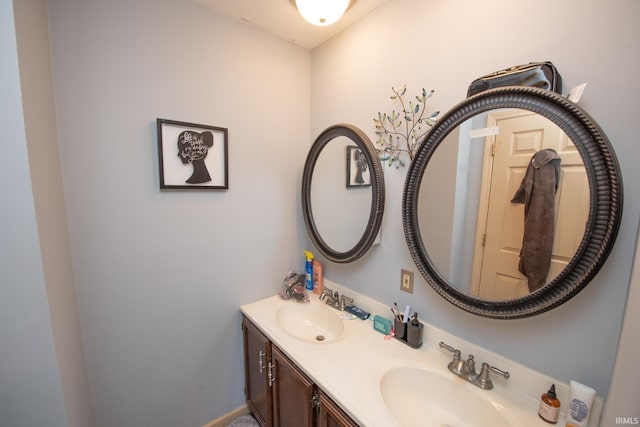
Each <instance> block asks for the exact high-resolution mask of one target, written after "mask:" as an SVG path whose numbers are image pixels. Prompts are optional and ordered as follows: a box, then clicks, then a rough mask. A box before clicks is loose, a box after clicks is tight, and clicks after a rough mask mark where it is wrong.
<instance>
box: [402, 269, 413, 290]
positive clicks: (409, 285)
mask: <svg viewBox="0 0 640 427" xmlns="http://www.w3.org/2000/svg"><path fill="white" fill-rule="evenodd" d="M400 290H401V291H405V292H407V293H410V294H412V293H413V271H409V270H405V269H404V268H403V269H401V270H400Z"/></svg>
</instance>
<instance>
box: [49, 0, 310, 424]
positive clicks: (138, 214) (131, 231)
mask: <svg viewBox="0 0 640 427" xmlns="http://www.w3.org/2000/svg"><path fill="white" fill-rule="evenodd" d="M49 13H50V31H51V42H52V58H53V75H54V81H55V89H56V109H57V118H58V121H57V124H58V132H59V140H60V153H61V159H62V171H63V178H64V189H65V198H66V208H67V218H68V224H69V234H70V240H71V248H72V257H73V266H74V274H75V281H76V289H77V297H78V307H79V313H80V322H81V326H82V336H83V341H84V349H85V356H86V361H87V370H88V374H89V381H90V384H91V391H92V395H93V401H94V406H95V413H96V419H97V424H98V425H99V426H103V427H111V426H119V427H126V426H150V425H154V426H167V427H169V426H196V425H202V424H204V423H205V422H208V421H210V420H212V419H214V418H216V417H219V416H221V415H222V414H224V413H226V412H227V411H230V410H231V409H234V408H236V407H238V406H239V405H241V404H242V403H243V402H244V395H243V377H244V375H243V365H242V356H241V355H242V341H241V333H240V323H239V319H240V317H239V310H238V308H239V306H240V305H241V304H243V303H246V302H250V301H253V300H257V299H259V298H262V297H265V296H267V295H273V294H274V293H276V292H277V290H278V285H279V284H280V283H281V281H282V278H283V277H284V275H285V273H286V272H287V271H288V270H289V269H291V268H294V267H298V266H299V265H301V263H302V262H303V254H302V251H303V242H304V238H305V232H304V224H303V223H302V220H301V207H300V197H299V192H300V190H299V189H300V183H301V177H302V167H303V164H304V158H305V155H306V152H307V150H308V148H309V144H310V136H309V127H310V125H309V117H310V112H309V106H310V84H309V78H310V77H309V76H310V53H309V52H308V51H306V50H304V49H301V48H299V47H296V46H294V45H292V44H290V43H287V42H285V41H283V40H280V39H277V38H274V37H270V36H265V34H264V33H262V32H261V31H258V30H256V29H253V28H251V27H249V26H247V25H244V24H242V23H240V22H233V21H230V20H228V19H223V18H220V17H217V16H216V15H214V14H213V13H211V12H210V11H208V10H207V9H205V8H202V7H201V6H198V5H195V4H193V3H191V2H189V1H176V0H160V1H158V0H136V1H135V2H131V1H129V0H114V1H102V0H89V1H87V0H56V1H55V2H50V12H49ZM156 118H166V119H173V120H180V121H187V122H193V123H201V124H208V125H214V126H220V127H226V128H228V129H229V190H228V191H217V192H212V191H195V192H194V191H160V190H159V178H158V173H159V172H158V158H157V140H156V129H155V126H156ZM212 172H213V173H216V172H217V171H212Z"/></svg>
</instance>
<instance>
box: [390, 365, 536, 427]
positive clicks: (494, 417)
mask: <svg viewBox="0 0 640 427" xmlns="http://www.w3.org/2000/svg"><path fill="white" fill-rule="evenodd" d="M446 374H448V372H447V373H445V374H441V373H438V372H435V371H430V370H427V369H420V368H415V367H403V368H395V369H392V370H390V371H387V372H386V373H385V374H384V375H383V377H382V380H381V382H380V390H381V392H382V397H383V399H384V402H385V403H386V405H387V407H388V408H389V410H390V412H391V413H392V414H393V415H394V417H395V418H397V420H398V422H399V423H400V425H401V426H403V427H405V426H416V427H417V426H420V427H423V426H437V427H487V426H491V427H515V426H522V425H523V424H522V423H521V422H520V421H519V420H518V418H517V417H516V416H515V415H514V414H512V413H510V412H509V410H508V409H506V408H504V406H503V405H501V404H500V403H497V402H494V401H492V399H491V391H489V390H482V389H480V388H477V387H476V386H474V385H473V384H471V383H468V382H466V381H464V380H463V379H462V378H458V377H456V376H455V375H453V374H451V375H446Z"/></svg>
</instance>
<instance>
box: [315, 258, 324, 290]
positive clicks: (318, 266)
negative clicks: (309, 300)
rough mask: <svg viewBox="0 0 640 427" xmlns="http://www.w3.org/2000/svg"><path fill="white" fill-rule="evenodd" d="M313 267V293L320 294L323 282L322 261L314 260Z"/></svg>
mask: <svg viewBox="0 0 640 427" xmlns="http://www.w3.org/2000/svg"><path fill="white" fill-rule="evenodd" d="M312 268H313V293H314V294H318V295H320V294H322V288H323V287H324V284H323V280H324V278H323V276H322V263H321V262H320V261H319V260H317V259H316V260H314V261H313V264H312Z"/></svg>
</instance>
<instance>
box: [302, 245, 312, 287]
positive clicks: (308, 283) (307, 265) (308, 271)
mask: <svg viewBox="0 0 640 427" xmlns="http://www.w3.org/2000/svg"><path fill="white" fill-rule="evenodd" d="M304 256H305V258H306V262H305V264H304V271H305V274H306V282H305V284H306V286H305V287H306V288H307V290H309V291H312V290H313V253H311V252H310V251H304Z"/></svg>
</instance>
